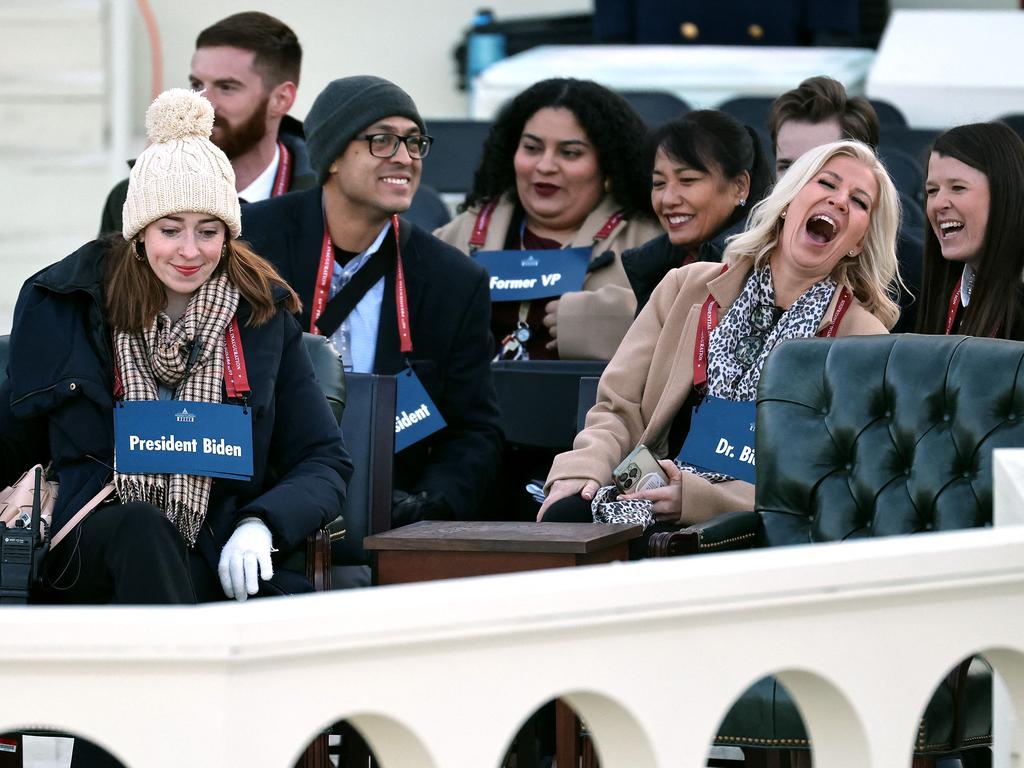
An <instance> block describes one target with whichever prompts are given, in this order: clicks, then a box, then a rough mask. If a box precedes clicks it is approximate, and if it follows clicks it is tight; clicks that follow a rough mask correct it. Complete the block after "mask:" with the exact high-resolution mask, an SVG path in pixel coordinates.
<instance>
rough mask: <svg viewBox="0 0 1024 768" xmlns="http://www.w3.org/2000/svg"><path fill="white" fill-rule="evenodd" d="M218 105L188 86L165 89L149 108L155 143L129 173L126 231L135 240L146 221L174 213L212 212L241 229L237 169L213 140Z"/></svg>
mask: <svg viewBox="0 0 1024 768" xmlns="http://www.w3.org/2000/svg"><path fill="white" fill-rule="evenodd" d="M212 131H213V106H212V105H211V104H210V102H209V101H207V100H206V98H204V97H203V96H201V95H200V94H198V93H195V92H194V91H188V90H185V89H184V88H172V89H170V90H169V91H164V92H163V93H161V94H160V95H159V96H157V98H156V99H155V100H154V101H153V103H152V104H150V105H149V109H147V110H146V134H147V136H148V137H149V140H150V142H151V143H150V145H149V146H148V147H146V149H145V150H143V152H142V154H141V155H139V157H138V159H137V160H136V161H135V165H134V166H133V167H132V172H131V175H130V176H129V177H128V196H127V198H126V199H125V201H124V209H123V211H122V217H123V222H124V226H123V228H122V230H121V232H122V234H123V235H124V239H125V240H131V239H132V238H133V237H135V236H136V235H137V234H138V233H139V232H140V231H142V230H143V229H144V228H145V227H146V225H147V224H149V223H150V222H153V221H156V220H157V219H159V218H162V217H164V216H168V215H170V214H173V213H185V212H194V213H208V214H210V215H211V216H216V217H217V218H218V219H220V220H221V221H223V222H224V223H225V224H227V227H228V231H229V232H230V233H231V237H233V238H237V237H238V236H239V235H240V234H241V233H242V222H241V218H242V214H241V211H240V210H239V207H238V193H237V192H236V191H235V171H234V169H233V168H232V167H231V163H230V162H229V161H228V159H227V157H226V156H225V155H224V153H223V152H221V151H220V149H219V148H218V147H216V146H214V144H213V142H211V141H210V133H211V132H212Z"/></svg>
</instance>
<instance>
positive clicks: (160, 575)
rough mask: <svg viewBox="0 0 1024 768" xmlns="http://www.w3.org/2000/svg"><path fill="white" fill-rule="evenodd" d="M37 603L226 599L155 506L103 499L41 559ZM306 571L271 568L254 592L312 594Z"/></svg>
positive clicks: (185, 602)
mask: <svg viewBox="0 0 1024 768" xmlns="http://www.w3.org/2000/svg"><path fill="white" fill-rule="evenodd" d="M43 572H44V584H45V589H44V590H43V592H42V594H40V595H39V596H38V597H39V602H44V603H51V604H52V603H58V604H69V603H70V604H88V605H108V604H113V605H190V604H196V603H207V602H212V601H215V600H226V599H227V598H226V596H225V595H224V590H223V589H222V588H221V586H220V578H219V577H218V576H217V572H216V570H215V569H214V567H213V566H212V565H211V564H210V563H209V562H207V560H206V558H204V557H203V556H202V555H201V554H200V553H199V552H198V550H196V549H190V548H189V547H188V546H187V545H186V544H185V540H184V539H183V538H182V537H181V534H180V533H179V532H178V529H177V528H175V526H174V524H173V523H171V522H170V521H169V520H168V519H167V517H166V516H165V515H164V513H163V512H161V511H160V510H159V509H157V508H156V507H154V506H152V505H151V504H146V503H143V502H132V503H131V504H107V505H105V506H102V507H100V508H99V509H97V510H96V511H95V512H93V513H92V514H91V515H89V516H88V517H87V518H86V519H85V520H84V521H83V522H82V524H81V525H79V526H78V528H77V529H75V530H74V531H73V532H71V533H70V534H69V535H68V537H67V538H66V539H64V541H62V542H61V543H60V545H59V546H58V547H57V548H56V549H55V550H53V551H52V552H50V554H49V555H47V557H46V559H45V560H44V562H43ZM312 591H313V587H312V585H311V584H310V583H309V581H307V580H306V578H305V576H304V575H303V574H301V573H296V572H295V571H289V570H285V569H283V568H275V572H274V578H272V579H271V580H270V581H265V580H263V579H261V580H260V591H259V593H258V594H257V595H255V597H272V596H279V595H295V594H302V593H305V592H312Z"/></svg>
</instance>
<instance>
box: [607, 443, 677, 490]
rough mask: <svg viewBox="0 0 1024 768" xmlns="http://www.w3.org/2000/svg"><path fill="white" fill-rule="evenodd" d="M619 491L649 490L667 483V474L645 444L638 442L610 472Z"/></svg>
mask: <svg viewBox="0 0 1024 768" xmlns="http://www.w3.org/2000/svg"><path fill="white" fill-rule="evenodd" d="M612 479H613V480H614V482H615V487H616V488H618V490H619V493H636V492H637V491H649V490H651V489H652V488H660V487H662V486H663V485H668V476H667V475H666V474H665V472H664V471H663V470H662V468H661V465H659V464H658V460H657V459H656V458H654V454H652V453H651V452H650V451H649V450H648V449H647V446H646V445H644V444H643V443H640V445H638V446H637V447H636V448H634V449H633V450H632V451H630V452H629V455H628V456H626V458H624V459H623V460H622V463H621V464H619V466H617V467H616V468H615V471H614V472H613V474H612Z"/></svg>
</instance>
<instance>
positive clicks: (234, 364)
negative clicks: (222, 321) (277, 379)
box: [224, 317, 251, 400]
mask: <svg viewBox="0 0 1024 768" xmlns="http://www.w3.org/2000/svg"><path fill="white" fill-rule="evenodd" d="M224 389H226V390H227V393H228V397H229V398H231V399H241V400H245V399H246V398H247V397H248V396H249V392H250V391H251V390H250V389H249V374H248V373H247V372H246V370H245V352H243V351H242V336H241V334H240V333H239V331H238V318H237V317H232V318H231V324H230V325H229V326H228V329H227V333H225V334H224Z"/></svg>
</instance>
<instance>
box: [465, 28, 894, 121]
mask: <svg viewBox="0 0 1024 768" xmlns="http://www.w3.org/2000/svg"><path fill="white" fill-rule="evenodd" d="M874 57H875V52H874V51H872V50H865V49H861V48H766V47H762V46H751V47H746V46H725V45H706V46H681V45H679V46H675V45H551V46H542V47H539V48H532V49H530V50H528V51H524V52H523V53H520V54H517V55H515V56H511V57H509V58H507V59H504V60H502V61H499V62H498V63H497V64H494V65H493V66H491V67H489V68H488V69H486V70H484V72H483V73H482V74H481V75H480V76H479V77H478V78H477V79H476V81H475V82H474V91H473V97H472V99H471V104H470V115H471V117H473V118H474V119H477V120H489V119H491V118H492V117H494V115H495V113H496V112H497V111H498V109H499V108H500V107H501V105H502V104H503V103H505V101H507V100H508V99H510V98H511V97H513V96H515V95H516V94H517V93H519V92H520V91H522V90H524V89H525V88H527V87H528V86H530V85H532V84H533V83H535V82H537V81H538V80H544V79H545V78H549V77H576V78H582V79H588V80H596V81H597V82H599V83H601V84H603V85H606V86H608V87H609V88H612V89H614V90H618V91H650V90H656V91H668V92H669V93H672V94H675V95H676V96H678V97H679V98H681V99H683V100H684V101H686V102H687V103H688V104H689V105H690V106H691V107H693V108H695V109H701V108H708V107H715V106H718V105H719V104H721V103H722V102H723V101H725V100H727V99H731V98H734V97H736V96H778V95H779V94H780V93H783V92H784V91H788V90H789V89H791V88H795V87H796V86H797V85H799V84H800V82H801V81H802V80H804V79H806V78H808V77H813V76H814V75H829V76H830V77H834V78H835V79H836V80H839V81H840V82H841V83H843V84H844V85H845V86H846V88H847V90H848V91H849V92H850V93H852V94H861V93H863V92H864V84H865V80H866V79H867V75H868V70H869V69H870V67H871V63H872V61H873V60H874Z"/></svg>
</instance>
